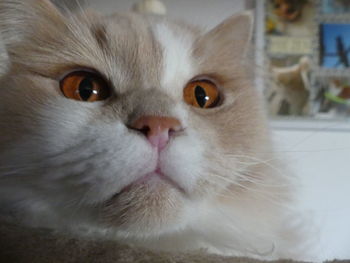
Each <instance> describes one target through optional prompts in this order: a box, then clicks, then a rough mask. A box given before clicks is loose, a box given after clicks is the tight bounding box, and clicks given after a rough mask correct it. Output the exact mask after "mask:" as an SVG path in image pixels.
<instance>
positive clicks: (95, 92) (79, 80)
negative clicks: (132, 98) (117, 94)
mask: <svg viewBox="0 0 350 263" xmlns="http://www.w3.org/2000/svg"><path fill="white" fill-rule="evenodd" d="M60 87H61V91H62V93H63V95H64V96H65V97H67V98H69V99H74V100H79V101H88V102H94V101H100V100H105V99H107V98H109V97H110V96H111V91H110V89H109V86H108V83H107V82H106V81H105V80H104V79H103V78H102V77H101V76H100V75H99V74H97V73H93V72H88V71H75V72H72V73H70V74H68V75H67V76H66V77H64V78H63V79H62V80H61V81H60Z"/></svg>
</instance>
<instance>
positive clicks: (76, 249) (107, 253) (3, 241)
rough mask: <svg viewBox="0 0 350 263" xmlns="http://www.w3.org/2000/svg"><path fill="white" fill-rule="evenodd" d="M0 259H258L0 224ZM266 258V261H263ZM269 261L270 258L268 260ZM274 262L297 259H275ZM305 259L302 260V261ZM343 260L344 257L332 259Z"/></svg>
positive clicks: (229, 262)
mask: <svg viewBox="0 0 350 263" xmlns="http://www.w3.org/2000/svg"><path fill="white" fill-rule="evenodd" d="M0 246H1V250H0V261H1V262H16V263H27V262H28V263H29V262H30V263H56V262H57V263H62V262H65V263H70V262H72V263H73V262H86V263H88V262H91V263H92V262H93V263H98V262H101V263H109V262H110V263H119V262H120V263H129V262H130V263H137V262H142V263H147V262H149V263H197V262H198V263H199V262H200V263H220V262H222V263H259V262H262V261H260V260H256V259H253V258H238V257H225V256H219V255H212V254H207V253H206V252H205V250H202V251H194V252H187V253H169V252H155V251H149V250H146V249H142V248H137V247H133V246H127V245H125V244H121V243H118V242H113V241H102V240H99V241H93V240H88V239H77V238H72V237H69V236H63V235H58V234H54V233H53V232H52V231H48V230H44V229H35V230H33V229H29V228H25V227H20V226H18V225H13V224H4V223H1V224H0ZM264 262H266V261H264ZM270 262H271V261H270ZM273 262H275V263H297V261H292V260H278V261H273ZM303 262H304V261H303ZM333 262H334V263H335V262H346V261H333Z"/></svg>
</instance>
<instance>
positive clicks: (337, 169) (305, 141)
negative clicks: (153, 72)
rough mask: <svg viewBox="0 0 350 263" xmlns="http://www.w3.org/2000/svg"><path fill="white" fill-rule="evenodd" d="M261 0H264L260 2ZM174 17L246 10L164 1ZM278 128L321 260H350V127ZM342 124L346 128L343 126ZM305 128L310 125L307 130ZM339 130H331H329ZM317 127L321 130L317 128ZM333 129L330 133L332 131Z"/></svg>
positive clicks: (239, 3)
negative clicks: (315, 227)
mask: <svg viewBox="0 0 350 263" xmlns="http://www.w3.org/2000/svg"><path fill="white" fill-rule="evenodd" d="M259 1H260V0H259ZM135 2H137V0H99V1H97V0H96V1H94V0H92V7H93V8H96V9H97V10H100V11H102V12H105V13H111V12H113V11H114V10H118V11H119V12H125V11H126V10H130V8H131V6H132V4H133V3H135ZM163 2H164V3H165V4H166V6H167V7H168V15H169V16H170V17H173V18H179V19H184V20H185V21H188V22H192V23H196V24H199V25H203V26H205V27H212V26H214V25H216V24H217V23H219V22H220V21H222V20H223V19H224V18H225V17H228V16H230V15H231V14H233V13H235V12H239V11H241V10H243V9H244V5H245V4H246V2H247V1H244V0H163ZM274 126H275V127H277V128H276V129H275V132H274V135H275V139H276V141H277V143H278V145H279V146H278V148H277V149H278V150H277V153H278V156H279V157H281V158H283V159H286V160H287V163H288V165H289V166H290V168H291V169H292V170H294V172H295V174H296V175H297V176H298V177H299V178H300V180H301V185H302V191H301V193H300V195H299V197H300V200H301V207H302V208H303V209H304V210H305V211H308V212H310V213H312V214H313V215H314V218H315V222H316V223H317V224H318V226H319V228H320V233H321V241H320V243H321V244H322V246H323V250H322V251H321V252H320V257H321V258H322V259H332V258H333V257H338V258H348V259H349V258H350V226H349V225H350V127H345V128H344V127H343V125H342V124H341V123H335V124H334V123H331V124H329V123H324V122H313V123H306V122H305V123H301V124H300V122H288V123H287V125H282V126H283V127H282V128H281V127H280V125H279V124H277V125H276V123H274ZM340 126H342V127H340ZM305 127H307V128H306V129H305ZM337 127H338V128H339V129H331V130H332V131H329V128H337ZM314 128H317V129H316V130H313V129H314ZM327 130H328V131H327Z"/></svg>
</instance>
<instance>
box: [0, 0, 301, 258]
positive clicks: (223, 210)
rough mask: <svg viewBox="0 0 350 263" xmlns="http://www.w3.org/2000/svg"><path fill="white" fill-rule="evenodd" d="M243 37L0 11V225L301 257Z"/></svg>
mask: <svg viewBox="0 0 350 263" xmlns="http://www.w3.org/2000/svg"><path fill="white" fill-rule="evenodd" d="M252 24H253V22H252V15H251V13H249V12H246V13H242V14H237V15H233V16H232V17H230V18H227V19H226V20H225V21H223V22H222V23H221V24H219V25H218V26H216V27H215V28H213V29H212V30H210V31H208V32H205V31H203V30H201V29H199V28H197V27H194V26H189V25H187V24H184V23H182V22H172V21H170V20H169V19H166V18H162V17H152V16H145V15H138V14H132V13H130V14H114V15H109V16H102V15H100V14H98V13H96V12H95V11H93V10H85V11H83V10H78V11H76V12H74V13H73V12H71V11H69V10H67V9H66V10H65V9H62V8H59V9H58V8H57V7H56V6H55V5H54V4H53V3H52V2H50V1H49V0H26V1H21V0H0V33H1V36H2V40H3V45H4V47H5V50H6V55H5V54H4V55H2V57H4V58H7V59H6V61H3V62H2V65H7V66H6V70H4V73H3V74H2V76H1V79H0V90H1V96H0V200H1V201H0V207H1V214H2V216H3V217H5V218H7V219H8V220H11V221H15V222H19V223H20V224H24V225H29V226H31V227H49V228H52V229H56V230H58V231H69V232H71V233H75V234H77V235H87V236H89V237H102V238H106V239H116V240H122V241H125V242H129V243H132V244H136V245H140V246H144V247H147V248H150V249H160V250H170V251H173V250H193V249H199V248H205V249H207V250H208V251H210V252H214V253H221V254H229V255H243V256H252V257H261V258H266V259H272V258H280V257H284V258H291V257H293V258H297V257H302V252H301V249H300V247H301V244H302V242H301V240H300V237H299V236H300V233H299V232H300V231H296V229H295V227H294V226H293V224H292V222H293V219H292V218H293V215H292V214H291V213H292V211H293V209H292V205H291V204H292V200H293V191H294V190H293V189H294V187H293V183H292V181H293V180H292V179H291V178H290V177H289V176H288V173H287V172H286V171H285V170H284V168H283V165H280V164H279V163H278V162H277V160H276V157H275V156H274V154H273V146H272V143H271V136H270V131H269V128H268V124H267V120H266V117H265V115H266V114H265V111H264V108H263V103H262V99H261V95H260V93H259V92H258V91H257V90H256V89H255V88H254V85H253V82H254V81H253V78H252V77H251V71H252V68H251V67H249V63H247V59H246V57H247V53H248V52H249V48H248V47H249V42H250V39H251V36H252V28H253V26H252Z"/></svg>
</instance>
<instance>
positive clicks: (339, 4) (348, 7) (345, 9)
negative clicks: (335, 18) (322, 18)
mask: <svg viewBox="0 0 350 263" xmlns="http://www.w3.org/2000/svg"><path fill="white" fill-rule="evenodd" d="M322 13H323V14H344V13H350V1H349V0H322Z"/></svg>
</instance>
